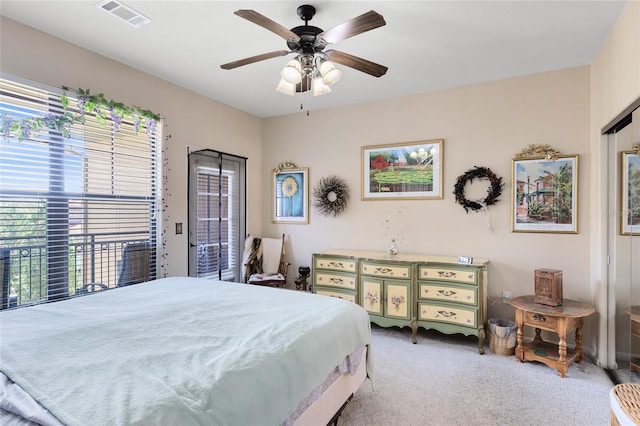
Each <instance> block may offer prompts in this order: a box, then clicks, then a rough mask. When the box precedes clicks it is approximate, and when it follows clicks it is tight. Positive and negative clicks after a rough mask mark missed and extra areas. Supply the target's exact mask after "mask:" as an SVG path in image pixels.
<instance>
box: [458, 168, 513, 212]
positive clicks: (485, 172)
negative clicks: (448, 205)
mask: <svg viewBox="0 0 640 426" xmlns="http://www.w3.org/2000/svg"><path fill="white" fill-rule="evenodd" d="M474 179H488V180H489V183H490V184H491V185H490V186H489V189H487V197H486V198H485V199H484V200H482V201H471V200H467V198H466V197H465V195H464V187H465V185H466V184H467V182H469V183H472V182H473V180H474ZM503 186H504V182H502V178H501V177H499V176H497V175H496V174H495V173H493V172H492V171H491V169H489V168H488V167H478V166H475V167H474V168H473V169H469V170H467V171H466V172H465V174H463V175H461V176H458V180H457V181H456V184H455V186H454V190H453V193H454V194H455V196H456V202H457V203H458V204H460V205H462V207H463V208H464V211H465V212H467V213H469V209H471V210H475V211H478V210H480V209H482V208H483V207H487V206H491V205H493V204H495V203H497V202H498V201H500V200H499V198H500V195H502V187H503Z"/></svg>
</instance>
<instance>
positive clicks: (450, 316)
mask: <svg viewBox="0 0 640 426" xmlns="http://www.w3.org/2000/svg"><path fill="white" fill-rule="evenodd" d="M418 320H422V321H439V322H444V323H449V324H456V325H463V326H466V327H473V328H477V324H478V311H477V310H476V309H474V308H467V307H462V306H453V305H440V304H430V303H419V304H418Z"/></svg>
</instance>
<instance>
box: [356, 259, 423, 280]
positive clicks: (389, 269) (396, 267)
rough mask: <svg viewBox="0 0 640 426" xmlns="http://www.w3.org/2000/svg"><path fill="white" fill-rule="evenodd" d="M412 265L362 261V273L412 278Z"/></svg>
mask: <svg viewBox="0 0 640 426" xmlns="http://www.w3.org/2000/svg"><path fill="white" fill-rule="evenodd" d="M411 268H412V265H408V264H402V263H389V264H384V263H374V262H367V261H361V262H360V273H362V274H364V275H371V276H375V277H387V278H395V279H411Z"/></svg>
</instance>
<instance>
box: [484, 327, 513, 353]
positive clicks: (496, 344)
mask: <svg viewBox="0 0 640 426" xmlns="http://www.w3.org/2000/svg"><path fill="white" fill-rule="evenodd" d="M489 350H490V351H491V352H492V353H494V354H496V355H507V356H509V355H514V354H515V353H516V333H511V334H510V335H508V336H507V337H498V336H496V335H494V334H493V333H489Z"/></svg>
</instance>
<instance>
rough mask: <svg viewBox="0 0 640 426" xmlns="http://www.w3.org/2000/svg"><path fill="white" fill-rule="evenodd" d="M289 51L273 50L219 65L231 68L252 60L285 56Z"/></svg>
mask: <svg viewBox="0 0 640 426" xmlns="http://www.w3.org/2000/svg"><path fill="white" fill-rule="evenodd" d="M289 53H291V52H290V51H288V50H276V51H273V52H268V53H263V54H261V55H256V56H251V57H249V58H244V59H239V60H237V61H233V62H229V63H227V64H222V65H220V68H222V69H223V70H231V69H234V68H238V67H241V66H243V65H248V64H252V63H254V62H259V61H264V60H265V59H271V58H276V57H278V56H286V55H288V54H289Z"/></svg>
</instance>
